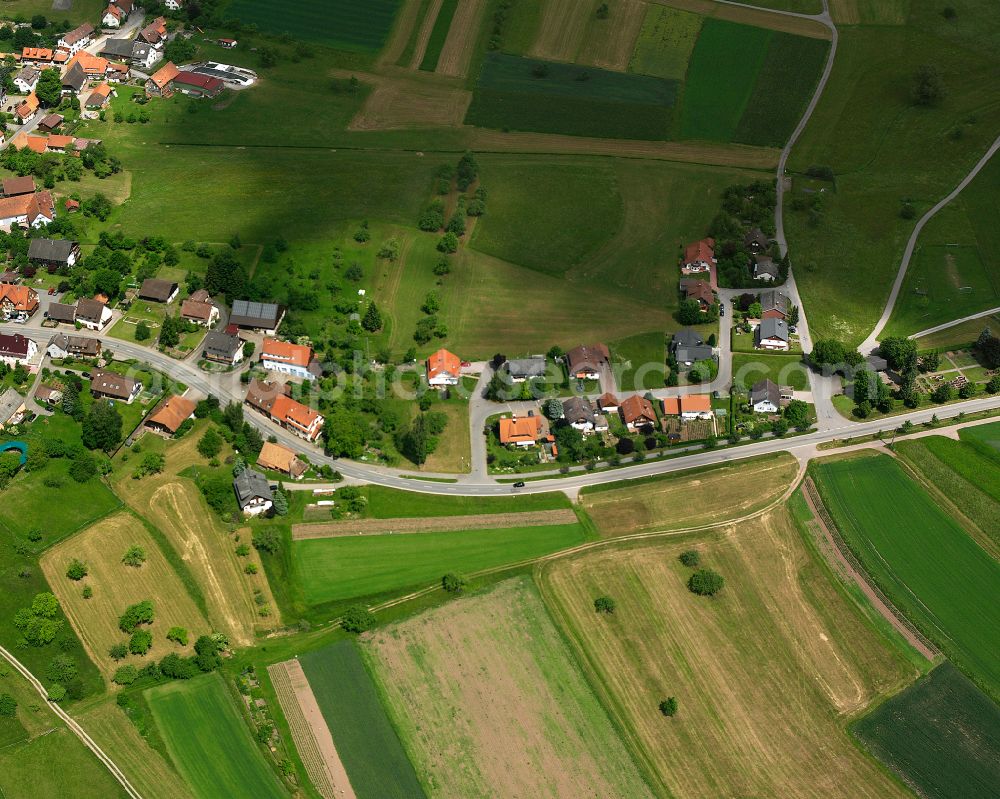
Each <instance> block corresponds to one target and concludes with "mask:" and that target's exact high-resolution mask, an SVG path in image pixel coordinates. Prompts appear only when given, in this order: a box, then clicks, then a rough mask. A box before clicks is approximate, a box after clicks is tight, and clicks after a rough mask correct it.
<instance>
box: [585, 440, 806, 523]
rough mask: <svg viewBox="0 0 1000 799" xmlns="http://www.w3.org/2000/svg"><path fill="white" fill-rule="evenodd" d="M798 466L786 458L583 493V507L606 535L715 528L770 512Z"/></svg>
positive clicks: (771, 458)
mask: <svg viewBox="0 0 1000 799" xmlns="http://www.w3.org/2000/svg"><path fill="white" fill-rule="evenodd" d="M798 471H799V467H798V463H797V462H796V460H795V458H793V457H792V456H791V455H788V454H786V453H781V454H779V455H777V456H776V457H765V458H760V459H755V460H750V461H740V462H739V463H738V464H726V465H724V466H716V467H712V468H709V469H700V470H696V471H695V472H693V473H683V472H682V473H680V474H677V475H670V476H666V477H657V478H652V479H650V480H635V481H632V480H629V481H624V482H622V483H619V484H614V485H619V486H621V487H620V488H619V487H615V488H610V489H608V488H605V487H603V486H602V487H600V488H599V489H598V490H586V489H585V490H584V492H583V493H582V496H581V498H580V504H581V505H582V506H583V508H584V510H586V511H587V513H588V514H590V518H591V519H593V520H594V523H595V524H596V525H597V528H598V530H599V531H600V532H601V534H602V535H605V536H618V535H627V534H629V533H640V532H648V531H651V530H676V529H680V528H684V527H696V526H698V525H704V524H715V523H717V522H721V521H725V520H726V519H734V518H736V517H738V516H744V515H746V514H748V513H752V512H753V511H755V510H760V509H762V508H766V507H767V506H768V505H770V504H771V503H773V502H774V501H776V500H777V499H778V498H779V497H780V496H781V495H782V494H784V493H785V491H786V490H788V488H789V487H790V486H791V485H792V483H793V481H794V480H795V477H796V475H797V474H798Z"/></svg>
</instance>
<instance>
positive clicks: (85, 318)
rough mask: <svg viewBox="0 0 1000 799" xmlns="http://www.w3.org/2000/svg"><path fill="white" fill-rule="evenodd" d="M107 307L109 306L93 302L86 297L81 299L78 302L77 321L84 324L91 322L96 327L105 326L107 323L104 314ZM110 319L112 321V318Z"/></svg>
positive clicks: (98, 301)
mask: <svg viewBox="0 0 1000 799" xmlns="http://www.w3.org/2000/svg"><path fill="white" fill-rule="evenodd" d="M107 307H108V306H107V305H105V304H104V303H103V302H101V301H100V300H91V299H88V298H86V297H81V298H80V299H79V300H77V301H76V321H78V322H84V323H87V322H89V323H90V324H94V325H103V324H104V323H105V322H106V321H107V319H105V316H104V312H105V309H106V308H107ZM108 319H110V316H109V317H108Z"/></svg>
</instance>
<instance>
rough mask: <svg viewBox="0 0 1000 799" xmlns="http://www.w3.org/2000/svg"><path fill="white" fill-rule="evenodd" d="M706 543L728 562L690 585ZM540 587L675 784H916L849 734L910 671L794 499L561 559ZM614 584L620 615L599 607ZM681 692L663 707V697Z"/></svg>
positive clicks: (657, 773)
mask: <svg viewBox="0 0 1000 799" xmlns="http://www.w3.org/2000/svg"><path fill="white" fill-rule="evenodd" d="M688 549H697V550H698V551H699V553H700V555H701V561H702V564H703V565H707V566H709V567H711V568H713V569H715V570H717V571H718V572H719V573H720V574H722V575H723V576H724V577H725V580H726V583H725V587H724V588H723V589H722V591H721V592H720V593H719V594H718V595H717V596H716V597H714V598H712V599H706V598H703V597H696V596H695V595H694V594H692V593H691V592H690V591H689V590H688V589H687V586H686V582H687V579H688V576H689V575H690V573H691V572H690V570H689V569H687V568H685V567H684V566H682V565H681V563H680V562H679V560H678V555H679V554H680V553H681V552H682V551H685V550H688ZM539 580H540V584H541V587H542V596H543V598H544V599H545V601H546V604H547V605H548V607H549V609H550V611H551V612H552V613H553V615H554V618H555V619H556V621H557V624H559V625H560V627H561V628H562V629H563V631H564V633H565V634H566V635H567V637H568V638H569V640H570V642H571V645H572V648H573V650H574V652H575V653H576V655H577V656H578V657H579V658H580V660H581V662H583V663H584V664H585V668H586V670H587V672H588V676H589V677H590V679H591V682H592V684H594V685H596V686H597V690H598V694H599V696H600V698H601V699H602V700H603V701H604V704H605V706H606V707H608V708H610V709H611V712H612V715H613V716H614V717H615V720H616V723H617V725H618V727H619V729H621V730H623V731H624V734H625V736H626V742H627V743H628V744H629V745H630V747H631V748H632V751H633V754H634V756H636V757H637V759H638V760H639V762H640V764H641V765H642V766H643V767H644V769H645V770H646V771H647V772H648V773H649V774H650V775H652V777H653V779H654V780H655V782H653V787H654V789H655V791H656V793H657V794H658V795H665V796H691V797H716V796H782V797H809V798H810V799H819V798H820V797H843V798H844V799H861V798H862V797H866V798H869V799H876V798H877V799H885V798H886V797H903V796H906V795H908V794H906V792H905V791H904V790H903V789H902V788H901V787H899V786H898V785H897V784H895V783H894V782H892V780H890V779H889V778H888V777H887V776H886V775H885V774H884V773H883V772H882V771H880V770H879V768H878V767H877V766H876V765H875V764H874V763H872V762H871V760H869V759H868V758H867V757H865V756H864V755H863V754H862V753H860V752H859V751H858V750H857V749H856V748H855V747H854V746H853V745H852V744H851V742H850V740H849V739H848V737H847V734H846V732H845V730H844V724H845V721H846V719H847V718H848V717H849V716H851V715H852V714H855V713H857V712H859V711H860V710H862V709H863V708H865V707H866V706H867V705H868V704H869V703H870V702H871V701H872V700H873V699H874V698H875V697H876V696H878V695H879V694H881V693H882V692H885V691H887V690H891V689H892V688H894V687H895V686H897V685H899V684H900V682H901V681H902V680H904V679H907V678H909V677H910V676H911V672H910V670H909V668H908V667H907V666H906V664H905V662H904V661H903V659H902V658H901V657H900V656H899V655H897V654H896V653H895V652H894V651H893V650H891V649H890V648H889V645H888V644H887V643H886V641H885V640H884V639H883V638H881V637H880V636H879V635H878V634H877V633H876V632H875V631H874V630H873V629H872V628H871V627H870V626H869V623H868V621H867V619H866V618H865V617H864V616H863V615H862V614H861V613H860V611H859V610H858V608H857V607H856V606H855V605H854V604H852V603H851V602H850V600H848V599H847V598H846V597H845V596H844V595H843V594H842V593H841V592H840V590H839V588H838V587H836V586H834V585H833V584H832V583H831V582H830V578H829V573H828V572H827V571H826V568H825V566H824V565H823V564H822V563H821V562H819V561H818V560H816V558H815V556H814V555H813V553H812V550H811V549H809V548H808V547H807V546H806V545H805V543H804V541H803V539H802V537H801V534H800V532H799V531H798V530H797V529H796V527H795V526H794V524H793V522H792V520H791V518H790V516H789V515H788V513H787V511H785V510H784V509H780V510H777V511H775V512H773V513H770V514H768V515H766V516H763V517H761V518H758V519H754V520H752V521H747V522H743V523H741V524H740V525H739V527H738V528H737V527H732V528H729V529H726V530H725V531H721V532H719V533H717V534H713V535H710V536H706V537H703V538H701V539H699V540H698V541H697V543H693V542H692V541H690V540H688V541H686V542H683V543H681V542H677V543H656V544H646V545H643V546H634V545H633V546H630V547H606V548H603V549H600V550H596V551H594V552H592V553H587V554H583V555H580V556H575V557H571V558H563V559H559V560H557V561H552V562H550V563H547V564H545V565H544V566H543V567H542V570H541V574H540V577H539ZM599 596H609V597H611V598H613V599H614V601H615V603H616V605H617V607H616V609H615V612H614V614H613V615H611V616H601V615H598V614H595V612H594V598H595V597H599ZM666 696H674V697H676V698H677V701H678V711H677V715H676V716H674V717H673V718H670V719H666V718H664V717H663V716H662V715H661V713H660V711H659V709H658V703H659V702H660V700H661V699H663V698H664V697H666Z"/></svg>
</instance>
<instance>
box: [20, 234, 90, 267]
mask: <svg viewBox="0 0 1000 799" xmlns="http://www.w3.org/2000/svg"><path fill="white" fill-rule="evenodd" d="M79 254H80V245H79V244H77V243H76V242H75V241H70V240H69V239H32V240H31V243H30V244H29V245H28V260H29V261H38V262H40V263H43V264H56V265H58V266H69V265H71V264H72V263H73V262H74V261H75V260H76V257H77V256H78V255H79Z"/></svg>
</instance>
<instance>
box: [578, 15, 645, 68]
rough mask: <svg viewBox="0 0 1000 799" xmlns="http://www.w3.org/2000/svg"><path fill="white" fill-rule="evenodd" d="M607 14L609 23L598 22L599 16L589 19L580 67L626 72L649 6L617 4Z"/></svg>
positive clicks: (600, 20)
mask: <svg viewBox="0 0 1000 799" xmlns="http://www.w3.org/2000/svg"><path fill="white" fill-rule="evenodd" d="M608 11H609V13H608V17H607V19H598V18H597V15H596V14H594V15H593V16H592V17H591V18H590V23H589V25H588V26H587V33H586V36H585V37H584V41H583V46H582V47H581V49H580V55H579V59H578V60H579V62H580V63H581V64H590V65H591V66H595V67H601V68H602V69H614V70H617V71H619V72H624V71H625V70H626V69H628V64H629V60H630V59H631V58H632V51H633V50H635V43H636V40H637V39H638V38H639V31H640V30H642V20H643V18H644V17H645V16H646V3H645V0H615V2H613V3H610V4H609V6H608Z"/></svg>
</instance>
